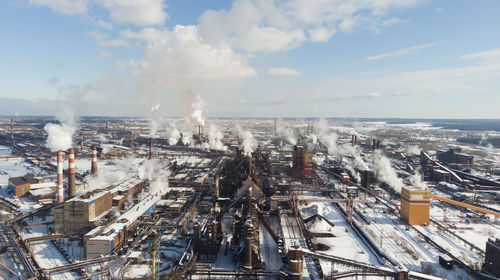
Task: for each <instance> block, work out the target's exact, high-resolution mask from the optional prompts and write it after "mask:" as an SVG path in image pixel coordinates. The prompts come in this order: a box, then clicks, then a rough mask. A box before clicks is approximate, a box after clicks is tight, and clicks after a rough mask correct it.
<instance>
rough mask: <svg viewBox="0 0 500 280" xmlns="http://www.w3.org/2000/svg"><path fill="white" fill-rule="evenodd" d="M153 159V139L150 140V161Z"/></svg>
mask: <svg viewBox="0 0 500 280" xmlns="http://www.w3.org/2000/svg"><path fill="white" fill-rule="evenodd" d="M152 158H153V138H149V159H152Z"/></svg>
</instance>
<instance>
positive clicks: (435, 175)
mask: <svg viewBox="0 0 500 280" xmlns="http://www.w3.org/2000/svg"><path fill="white" fill-rule="evenodd" d="M450 178H451V175H450V172H448V171H444V170H441V169H436V170H433V171H432V180H434V181H436V182H446V183H449V182H450Z"/></svg>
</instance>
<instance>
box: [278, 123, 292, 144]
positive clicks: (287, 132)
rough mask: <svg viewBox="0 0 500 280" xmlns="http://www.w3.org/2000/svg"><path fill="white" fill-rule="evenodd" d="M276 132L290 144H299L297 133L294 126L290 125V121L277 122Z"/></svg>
mask: <svg viewBox="0 0 500 280" xmlns="http://www.w3.org/2000/svg"><path fill="white" fill-rule="evenodd" d="M276 133H277V134H278V135H279V136H280V138H281V139H282V140H283V141H285V142H286V143H288V144H290V145H296V144H297V134H296V133H294V131H293V130H292V128H290V126H288V123H285V122H282V121H280V122H277V123H276Z"/></svg>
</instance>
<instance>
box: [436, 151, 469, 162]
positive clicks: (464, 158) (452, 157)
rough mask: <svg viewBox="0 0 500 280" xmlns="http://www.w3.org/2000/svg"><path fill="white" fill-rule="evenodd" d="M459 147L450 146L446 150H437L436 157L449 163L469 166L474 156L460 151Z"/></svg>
mask: <svg viewBox="0 0 500 280" xmlns="http://www.w3.org/2000/svg"><path fill="white" fill-rule="evenodd" d="M460 151H461V149H460V148H450V149H449V150H448V151H437V154H436V155H437V159H438V160H439V161H442V162H445V163H447V164H451V165H461V166H471V165H473V164H474V157H473V156H469V155H466V154H462V153H460Z"/></svg>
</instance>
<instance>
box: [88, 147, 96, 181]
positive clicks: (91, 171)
mask: <svg viewBox="0 0 500 280" xmlns="http://www.w3.org/2000/svg"><path fill="white" fill-rule="evenodd" d="M91 149H92V165H91V167H90V174H92V175H94V176H97V146H96V145H92V147H91Z"/></svg>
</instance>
